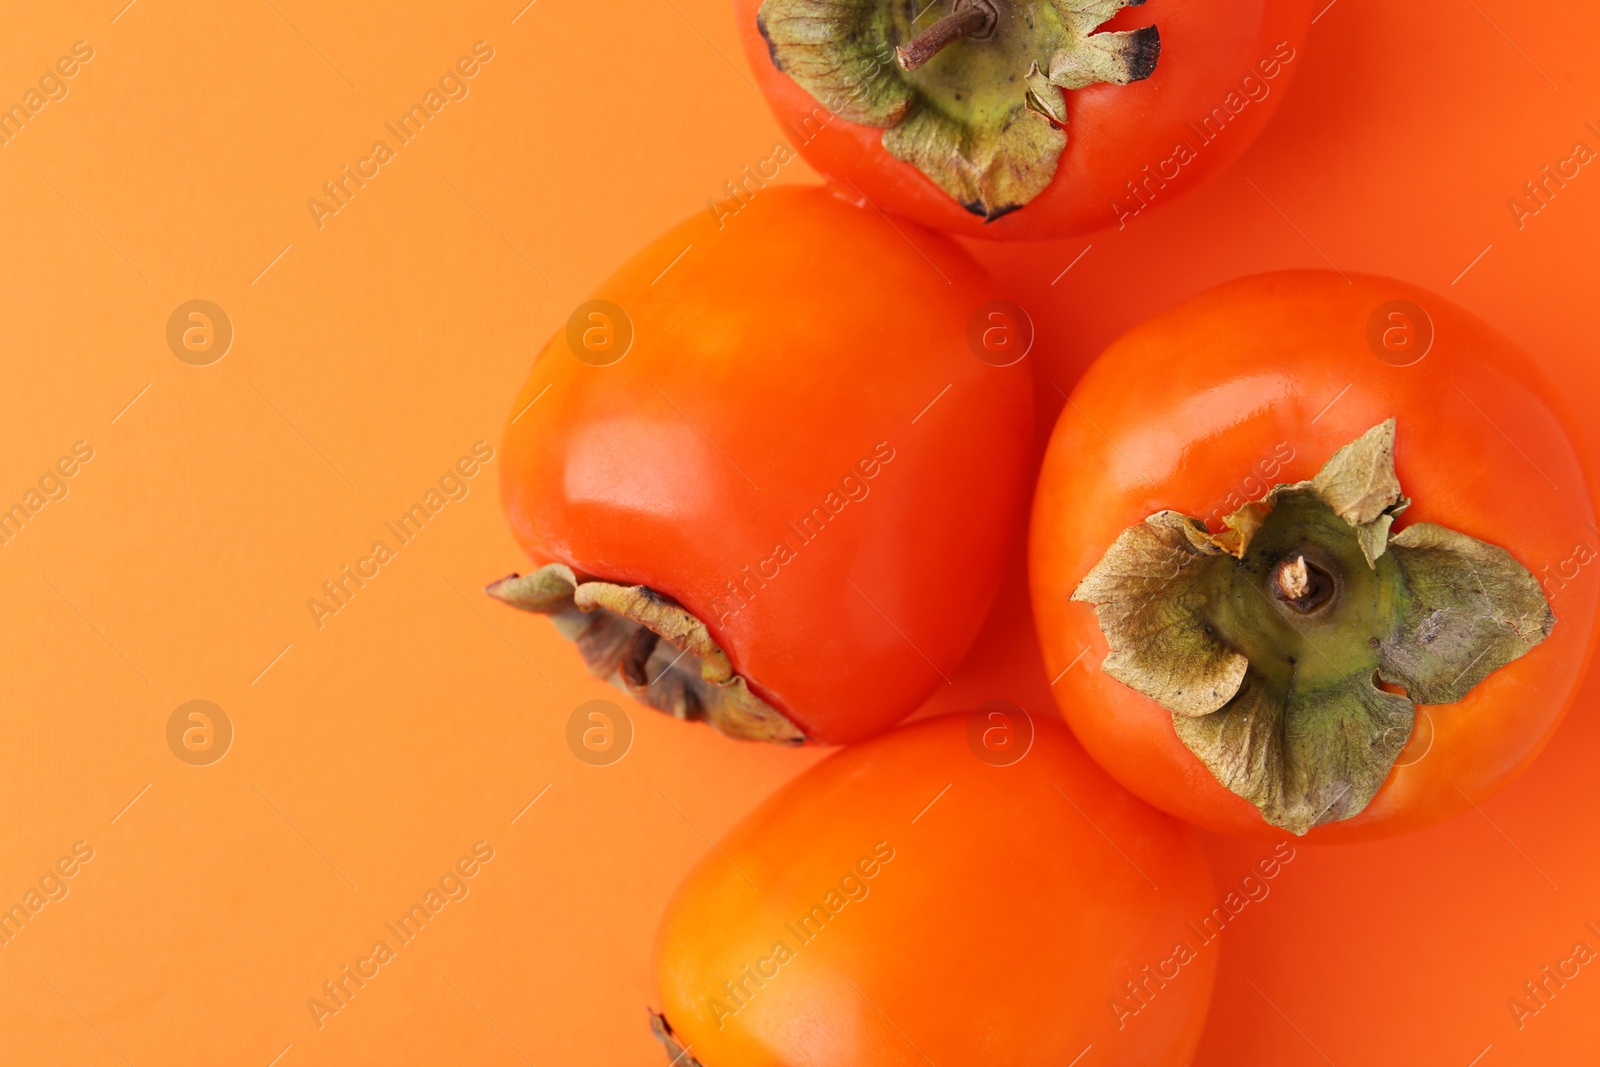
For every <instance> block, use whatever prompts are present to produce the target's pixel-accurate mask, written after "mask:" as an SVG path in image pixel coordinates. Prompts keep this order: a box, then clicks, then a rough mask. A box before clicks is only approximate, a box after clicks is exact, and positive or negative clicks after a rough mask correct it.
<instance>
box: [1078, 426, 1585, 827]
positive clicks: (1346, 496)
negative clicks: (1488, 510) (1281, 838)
mask: <svg viewBox="0 0 1600 1067" xmlns="http://www.w3.org/2000/svg"><path fill="white" fill-rule="evenodd" d="M1394 436H1395V420H1394V419H1389V420H1388V421H1386V422H1384V423H1382V424H1380V425H1378V426H1374V427H1373V428H1372V429H1370V430H1368V431H1367V432H1366V433H1364V434H1362V435H1361V437H1359V438H1357V439H1356V440H1355V441H1353V442H1351V443H1350V444H1348V445H1346V446H1345V447H1343V448H1341V449H1339V450H1338V451H1337V452H1335V453H1334V455H1333V457H1332V458H1331V459H1329V460H1328V462H1327V464H1326V465H1324V466H1323V468H1322V470H1321V471H1319V472H1318V473H1317V475H1316V477H1315V478H1312V479H1311V480H1310V481H1305V482H1297V483H1294V484H1282V485H1276V486H1273V488H1272V489H1271V491H1269V492H1268V493H1267V494H1266V496H1265V497H1263V498H1262V499H1260V500H1256V501H1252V502H1250V503H1247V504H1245V505H1244V506H1243V507H1241V508H1240V509H1239V510H1238V511H1235V512H1234V513H1233V514H1231V515H1229V516H1227V517H1226V518H1225V519H1223V520H1222V521H1223V527H1224V528H1223V529H1222V530H1221V531H1220V532H1216V533H1213V532H1211V531H1210V530H1208V529H1207V527H1206V525H1205V524H1204V523H1203V522H1202V521H1200V520H1199V519H1195V518H1191V517H1189V516H1185V515H1180V514H1178V513H1177V512H1173V511H1162V512H1157V513H1156V514H1154V515H1151V516H1150V517H1149V518H1147V519H1146V520H1145V521H1144V522H1142V523H1139V524H1138V525H1136V526H1131V527H1129V528H1128V529H1127V530H1124V531H1123V532H1122V534H1121V535H1120V536H1118V538H1117V540H1116V542H1115V543H1114V544H1112V546H1111V547H1110V548H1109V549H1108V550H1107V551H1106V553H1105V555H1104V556H1103V557H1102V558H1101V559H1100V561H1099V562H1098V563H1097V564H1095V566H1094V568H1093V569H1092V570H1091V571H1090V572H1089V573H1088V575H1087V576H1086V577H1085V578H1084V579H1083V581H1082V582H1081V583H1080V584H1079V585H1078V587H1077V589H1076V590H1074V592H1073V594H1072V599H1073V600H1080V601H1088V602H1090V603H1092V604H1093V605H1094V606H1095V613H1096V617H1097V618H1098V620H1099V623H1100V629H1101V632H1102V633H1103V634H1104V635H1105V637H1106V642H1107V644H1108V645H1109V646H1110V649H1111V651H1110V653H1109V654H1108V655H1107V656H1106V658H1105V660H1104V662H1103V663H1102V664H1101V669H1102V670H1104V671H1105V672H1106V673H1107V674H1109V675H1111V676H1112V677H1113V678H1116V679H1117V680H1118V681H1120V682H1122V683H1124V684H1126V685H1128V686H1131V687H1132V688H1134V689H1136V690H1138V691H1139V692H1141V693H1143V694H1144V695H1146V696H1148V697H1150V698H1151V699H1152V700H1155V701H1156V702H1157V703H1159V704H1161V706H1162V707H1164V708H1166V709H1167V710H1168V711H1169V712H1171V713H1172V724H1173V729H1174V730H1175V731H1176V732H1177V735H1178V738H1179V740H1181V741H1182V742H1183V744H1184V745H1185V746H1186V747H1187V748H1188V749H1189V751H1191V752H1193V753H1194V754H1195V756H1197V757H1198V758H1199V759H1200V761H1201V762H1202V763H1204V764H1205V765H1206V767H1207V768H1209V769H1210V770H1211V772H1212V774H1214V775H1215V776H1216V778H1217V780H1218V781H1219V782H1221V783H1222V784H1223V785H1224V786H1226V787H1227V788H1228V789H1230V790H1232V791H1233V792H1234V793H1236V794H1238V795H1239V796H1241V797H1243V798H1244V799H1246V800H1248V801H1250V802H1251V803H1252V804H1254V805H1255V806H1256V807H1257V809H1259V810H1260V812H1261V816H1262V818H1263V819H1265V820H1266V821H1267V822H1268V823H1271V824H1272V825H1273V826H1278V827H1282V828H1283V829H1286V830H1289V831H1291V832H1292V833H1295V834H1304V833H1307V832H1308V831H1310V830H1311V829H1312V828H1313V827H1315V826H1320V825H1322V824H1323V823H1328V822H1335V821H1337V820H1340V819H1348V818H1350V817H1352V816H1354V815H1356V814H1358V813H1359V812H1361V811H1362V809H1364V808H1365V807H1366V806H1367V804H1368V803H1369V802H1370V801H1371V800H1372V798H1373V796H1374V795H1375V794H1376V793H1377V791H1378V789H1379V788H1380V787H1381V786H1382V785H1383V783H1384V780H1385V779H1386V778H1387V777H1388V775H1389V772H1390V770H1391V769H1392V768H1393V766H1394V762H1395V759H1396V758H1397V757H1398V756H1399V755H1400V751H1401V749H1402V748H1404V747H1405V744H1406V742H1407V740H1409V739H1410V736H1411V730H1412V727H1413V725H1414V722H1415V715H1416V709H1415V706H1414V705H1415V704H1452V703H1455V702H1456V701H1458V700H1460V699H1461V698H1462V697H1463V696H1465V695H1466V694H1467V692H1468V691H1469V690H1471V689H1472V687H1473V686H1475V685H1477V684H1478V683H1479V682H1481V681H1483V679H1485V678H1487V677H1488V676H1489V675H1490V674H1492V673H1493V672H1494V671H1496V670H1498V669H1500V668H1501V667H1503V666H1505V665H1506V664H1507V663H1510V662H1511V661H1512V660H1515V659H1517V658H1519V657H1521V656H1523V655H1525V654H1526V653H1527V652H1528V651H1530V650H1531V649H1532V648H1533V647H1534V646H1535V645H1537V644H1539V642H1541V641H1543V640H1544V639H1545V638H1546V637H1547V636H1549V634H1550V631H1551V629H1552V628H1553V627H1554V626H1555V622H1556V620H1555V616H1554V615H1553V614H1552V613H1551V611H1550V605H1549V602H1548V601H1546V599H1545V597H1544V593H1543V592H1542V591H1541V590H1540V588H1539V583H1538V581H1537V580H1536V579H1535V578H1534V576H1533V575H1532V574H1530V573H1529V572H1528V570H1527V568H1525V567H1524V566H1522V564H1520V563H1518V562H1517V560H1516V559H1515V558H1513V557H1512V555H1511V554H1510V553H1509V552H1507V551H1506V550H1505V549H1503V548H1499V547H1497V546H1495V545H1491V544H1488V543H1487V542H1484V541H1480V540H1478V539H1476V538H1473V537H1469V536H1467V535H1466V534H1463V533H1459V532H1457V531H1455V530H1451V529H1448V528H1447V527H1444V526H1438V525H1435V524H1433V523H1426V522H1419V523H1414V524H1412V525H1411V526H1408V527H1407V528H1406V529H1404V530H1402V531H1400V532H1399V533H1397V534H1396V533H1392V532H1391V530H1390V526H1391V525H1392V523H1393V522H1394V519H1395V516H1396V515H1398V514H1399V513H1400V512H1401V511H1402V510H1404V508H1405V507H1406V505H1407V504H1409V503H1410V501H1408V500H1407V499H1406V498H1405V497H1404V496H1403V495H1402V494H1401V492H1400V482H1399V479H1398V478H1397V477H1396V475H1395V470H1394ZM1380 681H1381V682H1385V683H1388V684H1389V685H1392V686H1398V687H1400V688H1402V689H1403V690H1404V695H1401V694H1399V693H1394V692H1390V691H1388V690H1386V689H1383V688H1380V687H1379V685H1378V683H1379V682H1380Z"/></svg>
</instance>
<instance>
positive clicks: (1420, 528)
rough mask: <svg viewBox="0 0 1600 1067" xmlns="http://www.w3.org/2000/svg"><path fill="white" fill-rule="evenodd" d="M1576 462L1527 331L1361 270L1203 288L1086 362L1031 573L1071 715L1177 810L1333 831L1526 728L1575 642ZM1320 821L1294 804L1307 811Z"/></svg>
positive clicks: (1483, 787) (1506, 762)
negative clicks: (1510, 337)
mask: <svg viewBox="0 0 1600 1067" xmlns="http://www.w3.org/2000/svg"><path fill="white" fill-rule="evenodd" d="M1592 523H1593V510H1592V504H1591V498H1590V493H1589V488H1588V485H1587V481H1586V473H1585V471H1584V469H1583V467H1582V466H1581V464H1580V461H1579V459H1578V456H1577V453H1576V452H1575V451H1574V449H1573V446H1572V443H1571V442H1570V440H1569V439H1568V436H1567V434H1566V432H1565V431H1564V430H1563V428H1562V425H1561V422H1560V420H1559V418H1558V417H1557V415H1556V413H1555V411H1554V410H1553V405H1552V401H1551V392H1550V387H1549V386H1548V385H1547V384H1545V383H1544V382H1543V381H1542V380H1541V378H1540V377H1539V375H1538V374H1537V373H1536V372H1535V370H1534V369H1533V368H1532V367H1531V366H1530V364H1529V363H1528V362H1527V360H1526V359H1525V357H1523V356H1522V355H1521V354H1520V353H1519V352H1518V351H1516V349H1515V348H1514V347H1513V346H1512V345H1511V344H1510V343H1509V342H1508V341H1506V340H1505V339H1504V338H1503V337H1501V336H1500V335H1498V334H1497V333H1495V332H1494V331H1493V330H1492V329H1490V328H1489V327H1488V326H1486V325H1485V324H1483V323H1482V322H1480V321H1479V320H1477V319H1475V318H1473V317H1472V316H1471V315H1469V314H1467V313H1466V312H1464V311H1462V310H1461V309H1459V308H1457V307H1455V306H1454V305H1452V304H1450V303H1448V302H1447V301H1445V300H1443V299H1441V298H1439V297H1437V296H1435V295H1433V294H1431V293H1428V292H1425V291H1423V290H1420V289H1417V288H1415V287H1413V286H1410V285H1405V284H1403V283H1400V282H1394V281H1388V280H1385V279H1381V278H1373V277H1364V276H1355V277H1352V278H1350V279H1348V280H1347V279H1345V278H1344V277H1341V276H1340V275H1337V274H1330V273H1318V272H1299V273H1284V274H1270V275H1263V276H1260V277H1256V278H1249V279H1245V280H1242V281H1238V282H1233V283H1230V284H1228V285H1224V286H1221V287H1219V288H1216V289H1213V290H1211V291H1210V292H1208V293H1205V294H1202V295H1201V296H1198V297H1196V298H1194V299H1192V300H1190V301H1188V302H1186V303H1184V304H1181V305H1179V306H1178V307H1176V308H1173V309H1171V310H1169V311H1167V312H1165V313H1163V314H1161V315H1159V316H1157V317H1155V318H1154V319H1151V320H1150V321H1148V322H1146V323H1144V324H1142V325H1141V326H1139V327H1137V328H1135V329H1134V330H1132V331H1130V332H1129V333H1127V334H1126V335H1124V336H1123V337H1122V338H1121V339H1119V340H1118V341H1116V342H1115V343H1114V344H1112V346H1111V347H1110V348H1109V349H1108V350H1107V351H1106V353H1105V354H1104V355H1103V356H1102V357H1101V358H1100V360H1099V361H1098V362H1097V363H1095V364H1094V366H1093V367H1091V368H1090V370H1089V372H1088V373H1087V374H1086V375H1085V376H1084V378H1083V380H1082V381H1081V382H1080V383H1079V385H1078V387H1077V389H1076V390H1075V391H1074V393H1073V396H1072V403H1071V404H1070V405H1069V406H1068V407H1067V409H1066V410H1065V411H1064V412H1063V413H1062V416H1061V419H1060V421H1059V422H1058V423H1057V425H1056V429H1055V433H1054V436H1053V437H1052V439H1051V442H1050V446H1049V450H1048V452H1047V455H1046V458H1045V462H1044V467H1043V471H1042V474H1041V477H1040V481H1039V486H1038V490H1037V494H1036V498H1035V502H1034V514H1033V524H1032V533H1031V550H1030V557H1031V558H1030V580H1031V584H1032V592H1033V602H1034V610H1035V615H1036V617H1037V620H1038V625H1039V633H1040V640H1041V642H1042V644H1043V650H1044V657H1045V660H1046V664H1047V667H1048V669H1049V671H1050V673H1051V677H1052V678H1056V679H1057V680H1056V682H1055V687H1054V688H1055V693H1056V696H1057V698H1058V700H1059V702H1060V705H1061V707H1062V710H1063V711H1064V712H1065V714H1066V717H1067V720H1068V722H1069V723H1070V725H1071V726H1072V728H1073V730H1074V731H1075V732H1076V733H1077V735H1078V737H1079V738H1080V739H1081V740H1082V741H1083V743H1084V745H1085V747H1086V748H1087V749H1088V750H1089V752H1090V753H1091V754H1092V755H1093V756H1094V758H1095V759H1096V760H1097V761H1099V763H1100V764H1101V766H1103V767H1105V768H1106V770H1108V771H1109V772H1110V773H1111V775H1112V776H1113V777H1114V778H1116V779H1117V780H1118V781H1120V782H1122V783H1123V784H1124V785H1126V786H1127V787H1128V788H1130V789H1132V790H1133V791H1134V792H1135V793H1137V794H1139V795H1140V796H1142V797H1144V798H1145V799H1146V800H1148V801H1150V802H1151V803H1153V804H1155V805H1156V806H1157V807H1159V808H1162V809H1164V810H1166V811H1169V812H1171V813H1173V814H1175V815H1178V816H1180V817H1182V818H1185V819H1188V820H1190V821H1192V822H1195V823H1197V824H1200V825H1203V826H1207V827H1210V828H1213V829H1218V830H1223V831H1231V832H1254V833H1261V832H1274V830H1273V828H1274V827H1277V828H1280V829H1279V830H1278V831H1276V832H1282V830H1288V831H1291V832H1293V833H1296V834H1303V833H1305V832H1307V831H1310V832H1311V833H1312V834H1313V836H1314V837H1315V838H1316V839H1319V840H1333V839H1349V838H1357V837H1369V836H1376V835H1383V834H1389V833H1394V832H1397V831H1401V830H1406V829H1411V828H1415V827H1418V826H1423V825H1426V824H1428V823H1432V822H1436V821H1438V820H1440V819H1444V818H1448V817H1449V816H1451V815H1454V814H1456V813H1458V812H1460V811H1463V810H1465V809H1466V808H1467V806H1468V805H1469V803H1470V802H1471V801H1472V800H1475V799H1476V798H1479V797H1482V796H1484V795H1486V794H1487V793H1489V792H1490V791H1492V790H1494V789H1495V788H1496V787H1498V786H1499V785H1501V784H1502V783H1504V782H1505V781H1507V780H1508V779H1510V778H1511V777H1512V776H1514V775H1515V774H1517V773H1518V772H1519V771H1520V770H1522V769H1523V768H1524V767H1526V766H1527V765H1528V763H1529V762H1530V761H1531V760H1532V759H1533V758H1534V756H1535V755H1536V754H1537V753H1538V751H1539V749H1540V748H1541V747H1542V746H1543V745H1544V743H1545V741H1546V740H1547V739H1548V738H1549V737H1550V735H1551V733H1552V732H1553V731H1554V730H1555V728H1556V725H1557V724H1558V723H1559V722H1560V720H1561V717H1562V715H1563V714H1564V713H1565V712H1566V710H1567V707H1568V705H1569V704H1570V703H1571V701H1572V697H1573V693H1574V690H1575V687H1576V686H1577V684H1578V682H1579V680H1580V679H1581V678H1582V676H1583V672H1584V669H1585V665H1586V664H1587V662H1588V660H1589V656H1590V653H1591V651H1592V647H1593V643H1594V636H1595V633H1594V630H1595V628H1594V617H1595V602H1596V594H1595V584H1594V583H1593V582H1589V583H1572V582H1569V579H1570V578H1571V577H1572V575H1571V574H1569V573H1568V572H1569V571H1573V572H1575V571H1576V569H1577V568H1578V567H1581V566H1582V565H1584V564H1585V563H1587V562H1588V561H1589V560H1592V559H1593V558H1594V555H1595V553H1594V552H1593V551H1592V550H1591V549H1589V548H1587V545H1588V543H1589V540H1590V539H1591V535H1592V534H1593V532H1594V527H1593V525H1592ZM1313 828H1315V829H1313Z"/></svg>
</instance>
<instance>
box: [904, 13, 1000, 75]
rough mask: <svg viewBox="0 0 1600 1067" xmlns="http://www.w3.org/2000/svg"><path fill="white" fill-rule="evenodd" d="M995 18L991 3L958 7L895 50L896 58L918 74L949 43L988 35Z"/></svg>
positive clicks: (907, 68)
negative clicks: (917, 70)
mask: <svg viewBox="0 0 1600 1067" xmlns="http://www.w3.org/2000/svg"><path fill="white" fill-rule="evenodd" d="M996 17H997V16H996V14H995V10H994V8H993V7H992V6H990V4H989V2H988V0H968V2H966V3H958V6H957V7H956V9H955V10H954V11H952V12H951V13H950V14H948V15H946V16H945V17H944V18H942V19H940V20H939V21H938V22H935V23H934V24H933V25H932V26H929V27H928V28H927V29H925V30H923V31H922V32H921V33H919V34H917V35H916V36H915V37H913V38H911V42H910V43H909V44H907V45H905V46H904V47H902V48H896V49H895V50H894V54H895V58H896V59H898V60H899V61H900V66H901V67H903V68H905V69H906V70H916V69H917V68H918V67H920V66H922V65H923V64H924V63H926V62H927V61H928V60H930V59H932V58H933V57H934V56H936V55H938V54H939V52H940V51H941V50H942V49H943V48H944V47H945V46H946V45H948V44H949V43H950V42H952V41H958V40H960V39H961V38H963V37H972V36H983V35H985V34H986V33H987V31H989V30H991V29H993V28H994V23H995V18H996Z"/></svg>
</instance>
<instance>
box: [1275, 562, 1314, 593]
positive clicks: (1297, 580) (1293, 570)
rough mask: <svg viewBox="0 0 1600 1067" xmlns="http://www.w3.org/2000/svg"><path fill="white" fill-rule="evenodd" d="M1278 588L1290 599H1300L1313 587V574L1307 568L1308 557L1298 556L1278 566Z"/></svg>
mask: <svg viewBox="0 0 1600 1067" xmlns="http://www.w3.org/2000/svg"><path fill="white" fill-rule="evenodd" d="M1278 588H1279V589H1281V590H1283V592H1284V595H1285V596H1287V597H1288V598H1289V599H1290V600H1299V599H1300V598H1301V597H1303V596H1305V595H1306V593H1307V592H1308V591H1309V590H1310V589H1311V574H1310V572H1309V571H1308V570H1307V569H1306V558H1305V557H1304V556H1296V557H1295V558H1294V561H1293V562H1286V563H1284V564H1283V565H1282V566H1280V567H1279V568H1278Z"/></svg>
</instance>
